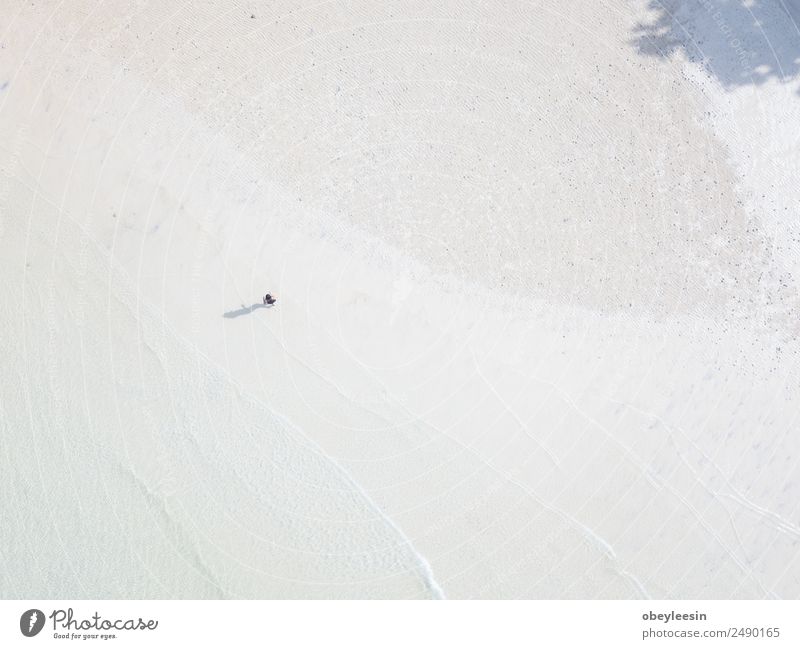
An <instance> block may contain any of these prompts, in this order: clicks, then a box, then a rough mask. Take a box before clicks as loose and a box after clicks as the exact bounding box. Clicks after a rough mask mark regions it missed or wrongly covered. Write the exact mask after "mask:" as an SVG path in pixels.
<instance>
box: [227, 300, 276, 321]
mask: <svg viewBox="0 0 800 649" xmlns="http://www.w3.org/2000/svg"><path fill="white" fill-rule="evenodd" d="M273 306H275V305H274V304H263V303H260V302H256V303H255V304H251V305H250V306H245V305H244V304H243V305H242V308H241V309H236V311H226V312H225V313H223V314H222V317H223V318H238V317H239V316H242V315H247V314H248V313H252V312H253V311H255V310H257V309H271V308H272V307H273Z"/></svg>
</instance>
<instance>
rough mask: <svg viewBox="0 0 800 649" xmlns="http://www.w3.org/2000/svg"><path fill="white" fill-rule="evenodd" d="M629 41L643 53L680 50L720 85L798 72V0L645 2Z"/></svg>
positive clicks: (667, 53)
mask: <svg viewBox="0 0 800 649" xmlns="http://www.w3.org/2000/svg"><path fill="white" fill-rule="evenodd" d="M648 7H649V9H650V12H651V19H650V20H648V21H646V22H643V23H640V24H639V25H638V26H637V27H636V30H635V32H634V34H633V40H632V44H633V45H634V47H635V48H636V50H637V51H638V52H639V54H641V55H644V56H654V57H659V58H665V59H666V58H670V57H671V56H672V55H673V54H674V53H675V52H676V51H682V52H684V54H685V55H686V56H687V58H689V60H691V61H695V62H697V63H700V64H701V65H702V66H703V67H704V68H705V69H706V70H707V71H708V73H709V74H710V75H711V76H713V77H715V78H716V79H717V80H718V81H719V82H720V83H721V84H722V86H723V87H724V88H725V89H732V88H735V87H738V86H758V85H760V84H763V83H765V82H766V81H768V80H769V79H777V80H779V81H782V82H791V81H793V80H795V79H796V78H797V77H798V75H800V28H799V27H798V25H800V0H650V1H649V3H648Z"/></svg>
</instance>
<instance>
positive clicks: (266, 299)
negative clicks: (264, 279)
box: [264, 293, 275, 306]
mask: <svg viewBox="0 0 800 649" xmlns="http://www.w3.org/2000/svg"><path fill="white" fill-rule="evenodd" d="M264 304H269V305H270V306H272V305H273V304H275V298H274V297H272V296H271V295H270V294H269V293H267V294H266V295H265V296H264Z"/></svg>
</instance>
